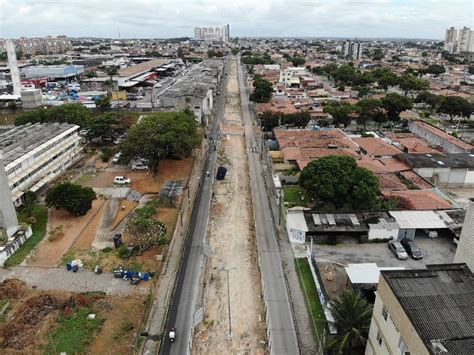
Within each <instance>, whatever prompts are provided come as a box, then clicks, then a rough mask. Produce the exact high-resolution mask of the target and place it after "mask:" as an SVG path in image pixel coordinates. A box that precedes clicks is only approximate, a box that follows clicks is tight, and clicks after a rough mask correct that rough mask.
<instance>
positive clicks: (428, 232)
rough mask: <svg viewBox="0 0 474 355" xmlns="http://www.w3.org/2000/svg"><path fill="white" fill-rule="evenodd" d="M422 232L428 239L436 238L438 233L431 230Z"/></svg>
mask: <svg viewBox="0 0 474 355" xmlns="http://www.w3.org/2000/svg"><path fill="white" fill-rule="evenodd" d="M423 232H425V234H426V235H427V236H428V237H430V238H437V237H438V231H435V230H432V229H423Z"/></svg>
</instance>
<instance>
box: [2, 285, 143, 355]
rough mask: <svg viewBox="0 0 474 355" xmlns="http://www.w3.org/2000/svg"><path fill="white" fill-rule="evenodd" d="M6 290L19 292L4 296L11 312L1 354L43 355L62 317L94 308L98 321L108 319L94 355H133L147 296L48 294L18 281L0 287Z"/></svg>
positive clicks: (7, 319)
mask: <svg viewBox="0 0 474 355" xmlns="http://www.w3.org/2000/svg"><path fill="white" fill-rule="evenodd" d="M4 286H8V288H14V290H15V292H13V293H12V292H10V293H8V294H5V293H3V294H2V295H1V298H2V299H8V300H9V301H10V308H9V310H8V311H7V315H6V319H5V322H4V323H3V324H0V353H2V354H42V353H43V349H42V347H43V346H44V345H46V344H47V343H48V342H49V340H50V338H49V335H50V334H51V332H52V331H54V330H55V329H57V328H58V326H59V323H58V320H59V317H60V316H61V315H63V316H64V315H70V314H72V313H74V311H75V309H77V307H83V306H87V307H91V308H92V310H93V312H94V313H96V314H97V316H98V317H101V318H104V319H105V322H104V324H103V326H102V329H101V331H100V332H99V333H98V334H97V335H96V337H95V339H94V342H93V344H92V347H91V352H90V353H92V354H106V353H112V354H130V353H131V349H132V348H133V346H134V343H135V337H136V334H137V331H138V329H139V326H140V321H141V318H142V315H143V310H144V301H145V297H144V296H141V295H138V294H137V295H133V296H128V297H112V296H104V295H99V294H97V295H96V296H91V295H89V296H84V295H83V294H80V293H69V292H58V291H54V292H53V291H49V292H45V291H38V290H34V289H31V288H29V287H27V286H26V285H25V284H24V283H23V282H21V281H17V280H5V281H4V282H3V283H2V284H0V291H1V290H2V289H3V288H4ZM126 322H127V323H128V324H127V326H126V327H125V326H124V324H125V323H126Z"/></svg>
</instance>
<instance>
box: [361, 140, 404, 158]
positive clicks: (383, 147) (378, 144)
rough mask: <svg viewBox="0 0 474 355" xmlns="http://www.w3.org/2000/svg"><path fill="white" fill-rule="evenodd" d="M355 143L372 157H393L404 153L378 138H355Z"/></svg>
mask: <svg viewBox="0 0 474 355" xmlns="http://www.w3.org/2000/svg"><path fill="white" fill-rule="evenodd" d="M353 141H354V142H356V143H357V144H358V145H359V146H360V147H361V148H362V149H363V150H365V151H366V152H367V154H369V155H370V156H384V155H389V156H393V155H397V154H400V153H402V151H401V150H400V149H398V148H396V147H394V146H393V145H391V144H388V143H386V142H384V141H383V140H382V139H380V138H376V137H363V138H354V139H353Z"/></svg>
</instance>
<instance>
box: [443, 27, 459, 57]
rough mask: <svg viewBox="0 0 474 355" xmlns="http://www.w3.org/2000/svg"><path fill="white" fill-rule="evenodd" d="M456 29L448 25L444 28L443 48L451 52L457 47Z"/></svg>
mask: <svg viewBox="0 0 474 355" xmlns="http://www.w3.org/2000/svg"><path fill="white" fill-rule="evenodd" d="M457 39H458V30H457V29H456V28H454V27H450V28H448V29H447V30H446V35H445V37H444V50H446V51H448V52H449V53H451V54H453V53H454V52H455V51H456V49H457Z"/></svg>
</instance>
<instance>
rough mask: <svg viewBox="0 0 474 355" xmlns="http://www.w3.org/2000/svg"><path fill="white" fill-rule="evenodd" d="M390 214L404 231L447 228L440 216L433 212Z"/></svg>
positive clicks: (392, 212)
mask: <svg viewBox="0 0 474 355" xmlns="http://www.w3.org/2000/svg"><path fill="white" fill-rule="evenodd" d="M389 213H390V215H391V216H392V217H393V218H395V220H396V221H397V223H398V225H399V226H400V228H403V229H439V228H447V227H446V224H445V223H444V222H443V220H442V219H441V218H440V216H439V215H437V214H436V213H434V212H433V211H390V212H389Z"/></svg>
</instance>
